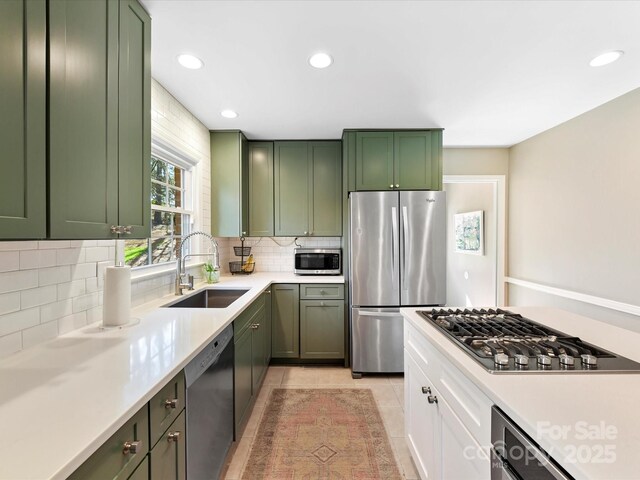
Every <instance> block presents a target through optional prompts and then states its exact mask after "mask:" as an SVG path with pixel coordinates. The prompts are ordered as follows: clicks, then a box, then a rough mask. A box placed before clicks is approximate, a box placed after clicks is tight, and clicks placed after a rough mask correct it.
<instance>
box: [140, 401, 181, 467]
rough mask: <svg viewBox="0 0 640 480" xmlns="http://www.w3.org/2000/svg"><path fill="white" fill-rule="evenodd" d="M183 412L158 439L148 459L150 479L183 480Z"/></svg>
mask: <svg viewBox="0 0 640 480" xmlns="http://www.w3.org/2000/svg"><path fill="white" fill-rule="evenodd" d="M185 423H186V421H185V411H184V410H182V413H180V415H178V418H176V420H175V421H174V422H173V423H172V424H171V426H170V427H169V428H168V429H167V431H166V432H164V434H163V435H162V437H161V438H160V441H159V442H158V443H157V444H156V446H155V447H153V449H151V452H150V453H149V457H150V458H151V471H150V477H149V478H152V479H153V480H185V479H186V478H187V467H186V465H187V462H186V456H185V455H186V449H185V440H186V425H185Z"/></svg>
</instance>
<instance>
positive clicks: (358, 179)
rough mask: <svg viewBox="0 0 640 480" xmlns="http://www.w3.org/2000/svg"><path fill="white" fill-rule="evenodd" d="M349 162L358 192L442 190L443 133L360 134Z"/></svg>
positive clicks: (418, 131)
mask: <svg viewBox="0 0 640 480" xmlns="http://www.w3.org/2000/svg"><path fill="white" fill-rule="evenodd" d="M354 150H355V151H354ZM354 156H355V158H354ZM349 162H350V163H351V162H354V163H355V190H390V189H391V190H441V189H442V131H441V130H406V131H405V130H400V131H359V132H356V134H355V149H353V148H352V149H350V150H349ZM350 187H351V188H353V186H352V184H351V183H350Z"/></svg>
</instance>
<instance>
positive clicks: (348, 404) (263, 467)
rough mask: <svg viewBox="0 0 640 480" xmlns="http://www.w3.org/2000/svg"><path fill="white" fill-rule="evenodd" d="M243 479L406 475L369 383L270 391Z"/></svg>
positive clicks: (381, 479)
mask: <svg viewBox="0 0 640 480" xmlns="http://www.w3.org/2000/svg"><path fill="white" fill-rule="evenodd" d="M242 478H243V480H285V479H286V480H298V479H300V480H302V479H304V480H329V479H331V480H396V479H401V478H402V477H401V476H400V473H399V471H398V467H397V465H396V462H395V458H394V456H393V451H392V450H391V446H390V445H389V440H388V438H387V433H386V431H385V429H384V424H383V423H382V418H381V417H380V413H379V412H378V408H377V407H376V402H375V400H374V398H373V393H371V390H369V389H280V388H276V389H274V390H273V391H272V392H271V396H270V398H269V401H268V403H267V406H266V409H265V411H264V414H263V416H262V421H261V422H260V426H259V428H258V433H257V434H256V437H255V440H254V443H253V447H252V449H251V453H250V455H249V460H248V461H247V465H246V467H245V470H244V474H243V476H242Z"/></svg>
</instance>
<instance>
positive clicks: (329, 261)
mask: <svg viewBox="0 0 640 480" xmlns="http://www.w3.org/2000/svg"><path fill="white" fill-rule="evenodd" d="M294 257H295V258H294V261H295V269H294V273H295V274H296V275H340V273H341V271H342V250H341V249H340V248H296V249H295V251H294Z"/></svg>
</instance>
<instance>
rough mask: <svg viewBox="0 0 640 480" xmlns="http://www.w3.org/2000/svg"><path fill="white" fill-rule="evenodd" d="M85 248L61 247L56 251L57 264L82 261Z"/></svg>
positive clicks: (70, 263) (71, 263)
mask: <svg viewBox="0 0 640 480" xmlns="http://www.w3.org/2000/svg"><path fill="white" fill-rule="evenodd" d="M84 257H85V250H84V249H82V248H63V249H60V250H58V252H57V253H56V263H57V264H58V265H75V264H77V263H84V261H85V260H84Z"/></svg>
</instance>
